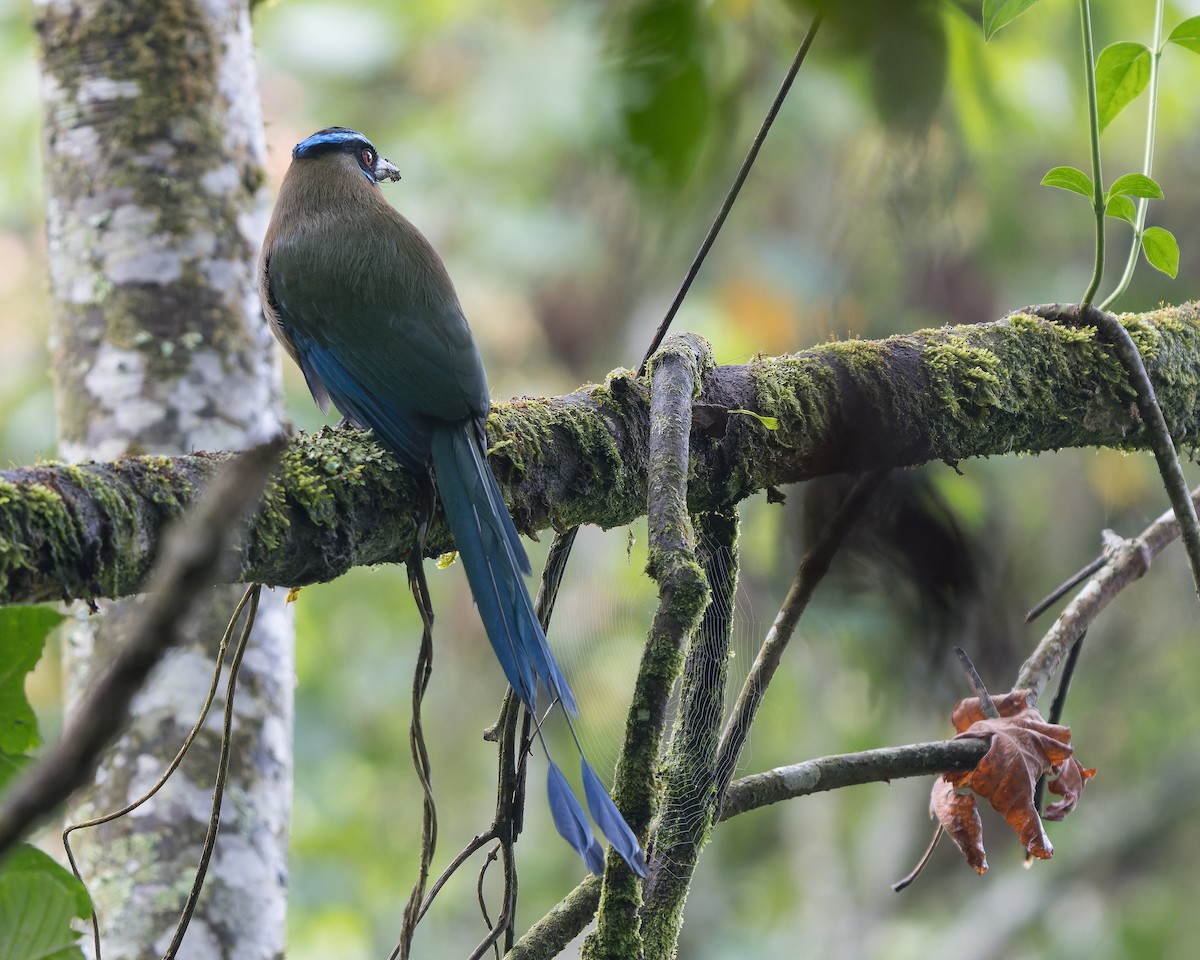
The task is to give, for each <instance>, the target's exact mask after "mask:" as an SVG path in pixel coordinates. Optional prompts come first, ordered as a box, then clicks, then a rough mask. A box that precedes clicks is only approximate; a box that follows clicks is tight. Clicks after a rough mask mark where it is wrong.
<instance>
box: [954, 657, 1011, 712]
mask: <svg viewBox="0 0 1200 960" xmlns="http://www.w3.org/2000/svg"><path fill="white" fill-rule="evenodd" d="M954 655H955V656H956V657H958V662H959V663H960V664H962V668H963V673H965V674H966V675H967V683H969V684H970V685H971V689H972V690H973V691H974V693H975V696H977V697H978V698H979V709H980V710H982V711H983V715H984V716H985V717H987V718H989V719H991V720H996V719H998V718H999V716H1000V711H999V710H997V709H996V703H995V701H994V700H992V695H991V694H990V693H988V689H987V686H986V685H985V684H984V682H983V677H981V676H980V675H979V671H978V670H976V669H975V664H973V663H972V662H971V658H970V657H968V656H967V651H966V650H964V649H963V648H962V647H955V648H954Z"/></svg>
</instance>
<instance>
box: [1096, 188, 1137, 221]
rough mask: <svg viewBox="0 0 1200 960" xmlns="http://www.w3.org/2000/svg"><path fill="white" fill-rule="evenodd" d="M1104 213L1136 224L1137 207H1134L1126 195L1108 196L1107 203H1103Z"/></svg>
mask: <svg viewBox="0 0 1200 960" xmlns="http://www.w3.org/2000/svg"><path fill="white" fill-rule="evenodd" d="M1104 215H1105V216H1106V217H1115V218H1116V219H1118V220H1124V221H1125V222H1126V223H1128V224H1131V225H1132V226H1135V227H1136V226H1137V208H1136V207H1134V205H1133V201H1132V200H1130V199H1129V198H1128V197H1122V196H1116V197H1109V198H1108V203H1106V204H1105V205H1104Z"/></svg>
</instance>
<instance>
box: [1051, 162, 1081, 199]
mask: <svg viewBox="0 0 1200 960" xmlns="http://www.w3.org/2000/svg"><path fill="white" fill-rule="evenodd" d="M1042 186H1043V187H1058V188H1059V189H1060V190H1070V191H1071V192H1072V193H1078V194H1081V195H1082V196H1085V197H1088V198H1089V199H1090V198H1091V196H1092V178H1091V177H1089V176H1088V175H1087V174H1086V173H1084V172H1083V171H1082V170H1080V169H1079V168H1078V167H1054V168H1053V169H1051V170H1047V171H1046V175H1045V176H1044V177H1042Z"/></svg>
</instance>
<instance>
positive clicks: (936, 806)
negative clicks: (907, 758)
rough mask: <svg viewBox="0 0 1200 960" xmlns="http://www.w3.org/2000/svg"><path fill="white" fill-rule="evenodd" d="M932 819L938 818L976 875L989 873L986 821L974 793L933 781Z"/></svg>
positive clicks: (930, 804) (941, 781)
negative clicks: (985, 846)
mask: <svg viewBox="0 0 1200 960" xmlns="http://www.w3.org/2000/svg"><path fill="white" fill-rule="evenodd" d="M929 815H930V816H931V817H937V820H938V823H940V824H941V825H942V828H943V829H944V830H945V831H946V833H947V834H948V835H949V837H950V839H951V840H953V841H954V842H955V843H956V844H958V849H959V850H961V851H962V853H963V856H964V857H966V858H967V863H969V864H970V865H971V866H972V867H974V868H975V872H976V873H986V872H987V868H988V864H987V853H986V851H985V850H984V849H983V821H982V820H980V819H979V809H978V808H977V807H976V806H975V797H974V795H973V794H970V793H958V792H957V791H956V790H955V789H954V784H952V783H950V782H949V781H947V780H944V779H942V778H941V777H938V778H937V779H936V780H935V781H933V792H932V794H931V795H930V797H929Z"/></svg>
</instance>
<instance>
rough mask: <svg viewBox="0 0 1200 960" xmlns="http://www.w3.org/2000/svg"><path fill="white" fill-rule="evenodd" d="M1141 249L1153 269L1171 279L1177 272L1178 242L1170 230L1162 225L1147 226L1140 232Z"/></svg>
mask: <svg viewBox="0 0 1200 960" xmlns="http://www.w3.org/2000/svg"><path fill="white" fill-rule="evenodd" d="M1142 250H1143V251H1144V252H1145V254H1146V259H1147V260H1148V261H1149V262H1150V266H1152V267H1153V268H1154V269H1155V270H1160V271H1162V272H1163V273H1165V274H1166V275H1167V276H1168V277H1170V278H1171V279H1172V280H1174V279H1175V276H1176V275H1177V274H1178V273H1179V244H1178V243H1176V241H1175V235H1174V234H1173V233H1171V231H1170V230H1164V229H1163V228H1162V227H1147V228H1146V231H1145V233H1143V234H1142Z"/></svg>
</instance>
